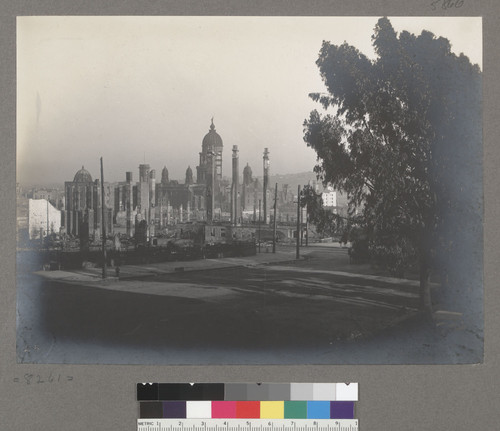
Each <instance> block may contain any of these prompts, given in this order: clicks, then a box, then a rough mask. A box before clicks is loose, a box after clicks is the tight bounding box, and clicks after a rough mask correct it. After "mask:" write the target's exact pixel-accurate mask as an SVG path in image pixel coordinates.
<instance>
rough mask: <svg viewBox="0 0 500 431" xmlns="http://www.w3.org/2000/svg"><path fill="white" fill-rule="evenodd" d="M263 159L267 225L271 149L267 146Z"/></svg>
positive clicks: (265, 218) (265, 222)
mask: <svg viewBox="0 0 500 431" xmlns="http://www.w3.org/2000/svg"><path fill="white" fill-rule="evenodd" d="M262 160H263V163H264V181H263V183H264V185H263V190H262V192H263V193H262V195H263V198H264V224H265V225H267V185H268V183H269V150H268V149H267V148H264V157H263V158H262Z"/></svg>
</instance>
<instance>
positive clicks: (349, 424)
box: [137, 419, 358, 431]
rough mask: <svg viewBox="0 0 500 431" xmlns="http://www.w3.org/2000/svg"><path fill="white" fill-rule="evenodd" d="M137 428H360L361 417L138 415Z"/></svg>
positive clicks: (242, 430) (208, 430) (271, 430)
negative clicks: (149, 417) (302, 417)
mask: <svg viewBox="0 0 500 431" xmlns="http://www.w3.org/2000/svg"><path fill="white" fill-rule="evenodd" d="M137 431H358V420H357V419H138V420H137Z"/></svg>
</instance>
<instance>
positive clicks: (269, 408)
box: [137, 383, 358, 419]
mask: <svg viewBox="0 0 500 431" xmlns="http://www.w3.org/2000/svg"><path fill="white" fill-rule="evenodd" d="M137 400H138V401H140V417H141V418H149V419H167V418H168V419H226V418H227V419H354V408H355V402H356V401H357V400H358V384H357V383H349V384H346V383H290V384H286V383H249V384H247V383H229V384H223V383H195V384H191V383H139V384H137Z"/></svg>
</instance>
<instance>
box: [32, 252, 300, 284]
mask: <svg viewBox="0 0 500 431" xmlns="http://www.w3.org/2000/svg"><path fill="white" fill-rule="evenodd" d="M304 254H307V252H303V253H302V258H303V256H304ZM293 261H295V250H293V251H292V249H290V250H288V249H287V250H280V251H277V252H276V253H272V252H271V251H269V252H266V251H265V249H263V250H262V252H261V253H257V254H256V255H255V256H245V257H225V258H220V259H198V260H191V261H183V262H159V263H150V264H143V265H122V266H120V276H119V279H120V280H127V279H133V278H136V277H147V276H155V275H161V274H171V273H175V272H188V271H208V270H215V269H222V268H231V267H238V266H244V267H255V266H258V265H266V264H277V263H288V262H293ZM35 274H37V275H39V276H40V277H43V278H46V279H48V280H59V281H65V282H99V281H103V280H102V268H85V269H79V270H73V271H63V270H59V271H37V272H35ZM107 275H108V279H109V281H113V280H115V281H116V280H117V277H116V273H115V268H114V267H110V268H108V273H107Z"/></svg>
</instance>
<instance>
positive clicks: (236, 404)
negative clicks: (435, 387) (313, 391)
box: [140, 401, 354, 419]
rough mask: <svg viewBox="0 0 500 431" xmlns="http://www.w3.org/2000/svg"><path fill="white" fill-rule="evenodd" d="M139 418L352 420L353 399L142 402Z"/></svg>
mask: <svg viewBox="0 0 500 431" xmlns="http://www.w3.org/2000/svg"><path fill="white" fill-rule="evenodd" d="M140 417H141V418H150V419H154V418H160V419H161V418H168V419H226V418H227V419H354V401H141V402H140Z"/></svg>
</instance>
